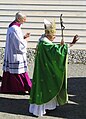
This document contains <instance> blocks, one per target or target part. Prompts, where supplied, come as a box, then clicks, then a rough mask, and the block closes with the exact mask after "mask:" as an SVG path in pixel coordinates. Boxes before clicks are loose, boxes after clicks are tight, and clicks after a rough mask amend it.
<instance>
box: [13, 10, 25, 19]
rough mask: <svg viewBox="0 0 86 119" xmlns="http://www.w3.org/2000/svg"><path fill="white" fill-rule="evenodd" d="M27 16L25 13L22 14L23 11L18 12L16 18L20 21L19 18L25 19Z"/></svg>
mask: <svg viewBox="0 0 86 119" xmlns="http://www.w3.org/2000/svg"><path fill="white" fill-rule="evenodd" d="M24 17H25V15H24V14H22V13H21V12H17V13H16V15H15V20H17V21H18V19H23V18H24Z"/></svg>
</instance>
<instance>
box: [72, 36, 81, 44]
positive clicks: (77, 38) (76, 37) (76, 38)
mask: <svg viewBox="0 0 86 119" xmlns="http://www.w3.org/2000/svg"><path fill="white" fill-rule="evenodd" d="M78 40H79V37H78V35H75V36H74V38H73V41H72V43H71V44H75V43H76V41H78Z"/></svg>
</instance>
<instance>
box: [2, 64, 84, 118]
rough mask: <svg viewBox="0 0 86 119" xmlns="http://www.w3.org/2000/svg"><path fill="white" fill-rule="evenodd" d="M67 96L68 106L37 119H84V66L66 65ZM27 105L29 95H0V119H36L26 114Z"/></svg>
mask: <svg viewBox="0 0 86 119" xmlns="http://www.w3.org/2000/svg"><path fill="white" fill-rule="evenodd" d="M31 69H32V67H31ZM30 72H31V70H30ZM30 72H29V73H30ZM30 76H32V74H30ZM68 94H69V103H68V104H66V105H64V106H60V107H57V108H56V109H55V110H53V111H48V112H47V114H46V115H45V116H43V117H38V118H39V119H42V118H44V119H86V65H83V64H69V65H68ZM28 105H29V95H12V94H0V119H36V118H37V117H34V116H32V115H31V114H30V113H28Z"/></svg>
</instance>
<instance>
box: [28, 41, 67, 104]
mask: <svg viewBox="0 0 86 119" xmlns="http://www.w3.org/2000/svg"><path fill="white" fill-rule="evenodd" d="M67 52H68V47H67V44H64V45H60V44H53V43H48V42H46V41H43V40H42V41H40V42H39V43H38V47H37V53H36V56H35V66H34V73H33V79H32V89H31V93H30V104H37V105H41V104H45V103H47V102H49V101H50V100H52V99H53V98H54V97H57V101H58V103H59V104H60V105H63V104H65V103H66V102H67V76H66V75H67V73H66V67H67V66H66V64H67V63H66V59H67Z"/></svg>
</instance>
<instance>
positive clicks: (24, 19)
mask: <svg viewBox="0 0 86 119" xmlns="http://www.w3.org/2000/svg"><path fill="white" fill-rule="evenodd" d="M19 22H20V23H21V24H23V23H24V22H26V16H25V17H23V18H19Z"/></svg>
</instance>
